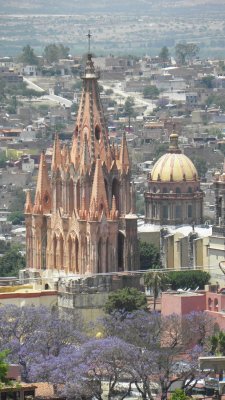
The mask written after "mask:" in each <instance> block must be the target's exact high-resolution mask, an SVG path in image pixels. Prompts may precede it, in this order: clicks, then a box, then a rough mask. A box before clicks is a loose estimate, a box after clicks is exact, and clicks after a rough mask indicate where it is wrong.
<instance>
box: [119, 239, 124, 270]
mask: <svg viewBox="0 0 225 400" xmlns="http://www.w3.org/2000/svg"><path fill="white" fill-rule="evenodd" d="M118 271H124V235H123V234H122V233H121V232H119V234H118Z"/></svg>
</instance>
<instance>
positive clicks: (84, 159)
mask: <svg viewBox="0 0 225 400" xmlns="http://www.w3.org/2000/svg"><path fill="white" fill-rule="evenodd" d="M90 167H91V158H90V153H89V149H88V141H87V135H86V133H85V135H84V141H83V149H82V153H81V159H80V171H81V173H83V174H85V173H86V172H87V171H88V170H89V169H90Z"/></svg>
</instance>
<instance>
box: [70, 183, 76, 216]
mask: <svg viewBox="0 0 225 400" xmlns="http://www.w3.org/2000/svg"><path fill="white" fill-rule="evenodd" d="M74 206H75V204H74V183H73V179H70V182H69V213H70V215H71V214H72V212H73V210H74Z"/></svg>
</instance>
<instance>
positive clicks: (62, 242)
mask: <svg viewBox="0 0 225 400" xmlns="http://www.w3.org/2000/svg"><path fill="white" fill-rule="evenodd" d="M59 249H60V264H59V268H60V269H63V268H64V240H63V237H62V235H60V238H59Z"/></svg>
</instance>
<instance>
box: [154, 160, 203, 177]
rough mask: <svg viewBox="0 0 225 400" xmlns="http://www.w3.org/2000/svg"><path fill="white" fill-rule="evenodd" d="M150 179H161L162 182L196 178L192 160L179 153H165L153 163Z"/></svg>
mask: <svg viewBox="0 0 225 400" xmlns="http://www.w3.org/2000/svg"><path fill="white" fill-rule="evenodd" d="M151 179H152V180H153V181H157V180H159V179H160V180H161V181H163V182H167V181H175V182H180V181H183V180H184V179H185V180H187V181H188V180H190V181H193V180H196V179H198V173H197V170H196V168H195V166H194V164H193V162H192V161H191V160H190V158H188V157H187V156H185V155H184V154H181V153H166V154H164V155H163V156H162V157H160V158H159V160H158V161H157V162H156V163H155V165H154V167H153V169H152V173H151Z"/></svg>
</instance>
